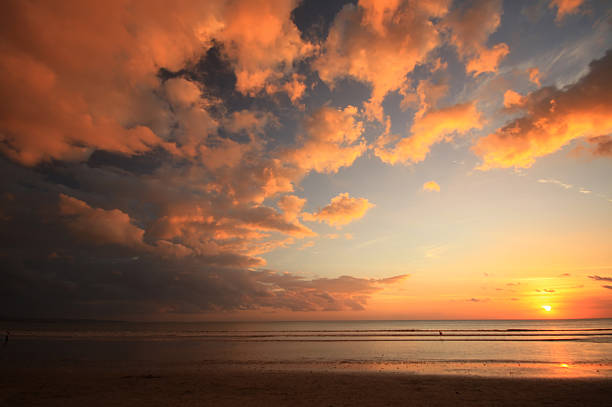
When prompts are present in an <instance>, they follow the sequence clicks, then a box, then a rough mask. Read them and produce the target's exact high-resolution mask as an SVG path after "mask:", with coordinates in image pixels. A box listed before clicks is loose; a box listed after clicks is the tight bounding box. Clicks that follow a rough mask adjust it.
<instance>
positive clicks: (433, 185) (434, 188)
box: [423, 181, 440, 192]
mask: <svg viewBox="0 0 612 407" xmlns="http://www.w3.org/2000/svg"><path fill="white" fill-rule="evenodd" d="M423 191H431V192H440V185H438V183H437V182H436V181H427V182H426V183H424V184H423Z"/></svg>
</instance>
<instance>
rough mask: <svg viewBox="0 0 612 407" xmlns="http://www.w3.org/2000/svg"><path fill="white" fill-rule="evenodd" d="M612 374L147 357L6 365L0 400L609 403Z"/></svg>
mask: <svg viewBox="0 0 612 407" xmlns="http://www.w3.org/2000/svg"><path fill="white" fill-rule="evenodd" d="M610 400H612V380H611V379H609V378H608V379H602V378H554V379H552V378H490V377H478V376H458V375H454V376H453V375H425V374H414V373H407V372H405V371H401V372H391V371H382V372H372V371H358V370H343V369H339V370H338V371H332V370H329V369H328V370H321V369H318V370H317V369H314V370H308V368H307V367H306V368H303V369H300V370H297V369H278V368H277V367H275V366H274V365H272V366H267V365H262V364H259V363H250V364H249V363H246V364H243V365H224V364H206V363H198V364H195V363H193V364H183V365H161V364H154V363H149V362H146V363H145V362H142V363H133V364H126V365H119V364H116V363H99V362H97V363H90V362H76V363H66V364H61V365H58V366H55V367H45V366H41V365H38V364H37V365H31V366H29V367H27V366H25V367H24V366H18V365H15V364H12V363H10V364H3V365H2V366H1V367H0V406H2V407H5V406H6V407H9V406H11V407H13V406H357V405H359V406H392V405H410V406H457V405H466V406H546V405H550V406H556V407H559V406H603V405H606V404H607V403H609V402H610Z"/></svg>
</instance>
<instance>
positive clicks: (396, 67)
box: [313, 0, 450, 121]
mask: <svg viewBox="0 0 612 407" xmlns="http://www.w3.org/2000/svg"><path fill="white" fill-rule="evenodd" d="M449 3H450V1H447V0H427V1H418V2H417V1H404V2H400V1H397V0H387V1H372V0H368V1H360V2H359V4H358V5H356V6H355V5H352V4H349V5H346V6H344V8H343V9H342V10H341V11H340V12H339V13H338V15H337V16H336V19H335V20H334V23H333V25H332V27H331V29H330V32H329V35H328V37H327V39H326V41H325V43H324V44H323V52H322V54H321V55H320V57H319V58H318V59H317V60H316V61H315V62H314V64H313V67H314V69H316V70H317V71H318V73H319V76H320V78H321V79H322V80H323V81H324V82H325V83H327V84H328V85H330V86H332V87H333V85H334V83H335V81H336V80H337V79H341V78H344V77H352V78H355V79H357V80H359V81H362V82H366V83H369V84H370V85H371V86H372V94H371V97H370V100H369V101H368V102H367V103H365V109H366V115H367V117H368V118H369V119H372V120H373V119H376V120H379V121H382V119H383V111H382V106H381V104H382V102H383V100H384V98H385V96H386V95H387V93H389V92H391V91H394V90H398V89H399V88H400V87H401V86H402V84H403V83H404V82H405V80H406V74H408V73H409V72H410V71H412V70H413V69H414V67H415V65H417V64H419V63H422V62H424V61H425V59H426V56H427V54H428V53H429V52H430V51H431V50H433V49H434V48H435V47H437V46H438V45H439V43H440V39H439V33H438V29H437V28H436V27H435V26H434V25H433V24H432V23H431V21H430V20H431V19H432V18H439V17H442V16H444V14H446V12H447V9H448V4H449ZM383 61H384V62H383Z"/></svg>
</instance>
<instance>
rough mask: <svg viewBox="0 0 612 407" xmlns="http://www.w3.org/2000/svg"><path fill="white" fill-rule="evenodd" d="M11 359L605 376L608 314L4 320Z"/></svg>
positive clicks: (611, 373) (611, 328) (5, 354)
mask: <svg viewBox="0 0 612 407" xmlns="http://www.w3.org/2000/svg"><path fill="white" fill-rule="evenodd" d="M0 329H4V330H9V331H10V336H9V341H8V344H6V345H5V346H3V347H2V350H1V354H0V358H1V359H2V360H3V361H6V362H11V363H21V362H23V363H26V362H27V363H30V364H32V363H47V364H48V363H53V362H57V363H59V362H62V363H66V362H70V361H73V362H105V363H128V362H159V363H208V364H210V363H219V364H236V365H244V364H251V365H255V364H258V365H265V366H272V367H274V368H300V369H306V368H307V369H312V368H317V367H318V368H326V369H329V368H334V369H336V368H342V369H356V370H405V371H408V372H415V373H419V372H425V373H446V374H454V373H460V374H466V373H467V374H484V375H498V376H499V375H502V376H503V375H512V374H516V375H531V376H555V377H557V376H572V377H576V376H578V377H581V376H596V377H612V319H583V320H483V321H313V322H307V321H303V322H302V321H300V322H163V323H156V322H107V321H36V322H34V321H2V322H0Z"/></svg>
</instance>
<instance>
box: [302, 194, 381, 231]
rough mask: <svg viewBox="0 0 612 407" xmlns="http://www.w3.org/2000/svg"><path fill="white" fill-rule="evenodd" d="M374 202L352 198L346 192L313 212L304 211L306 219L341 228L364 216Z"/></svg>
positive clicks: (303, 217)
mask: <svg viewBox="0 0 612 407" xmlns="http://www.w3.org/2000/svg"><path fill="white" fill-rule="evenodd" d="M373 207H374V204H373V203H371V202H369V201H368V200H367V199H365V198H353V197H351V196H349V194H348V193H347V192H345V193H342V194H339V195H338V196H335V197H333V198H332V199H331V202H330V203H329V204H328V205H326V206H324V207H323V208H321V209H319V210H318V211H316V212H314V213H304V214H303V215H302V219H304V220H306V221H317V222H324V223H327V224H328V225H330V226H335V227H337V228H341V227H342V226H344V225H347V224H349V223H351V222H353V221H355V220H357V219H361V218H363V217H364V216H365V214H366V212H367V211H368V210H369V209H371V208H373Z"/></svg>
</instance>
